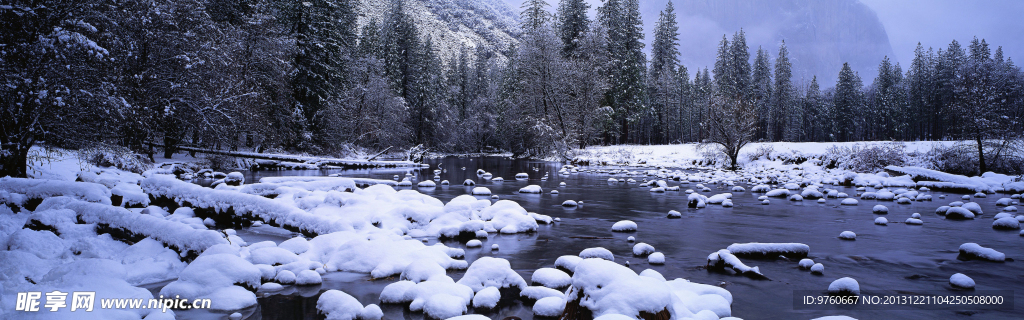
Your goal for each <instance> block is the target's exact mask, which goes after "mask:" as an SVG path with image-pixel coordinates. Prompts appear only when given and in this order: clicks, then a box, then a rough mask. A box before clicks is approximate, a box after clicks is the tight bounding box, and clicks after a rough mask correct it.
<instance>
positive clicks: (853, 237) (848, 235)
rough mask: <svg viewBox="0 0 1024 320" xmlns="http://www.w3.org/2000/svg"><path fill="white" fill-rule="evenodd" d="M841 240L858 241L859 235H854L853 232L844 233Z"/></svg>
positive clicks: (841, 234)
mask: <svg viewBox="0 0 1024 320" xmlns="http://www.w3.org/2000/svg"><path fill="white" fill-rule="evenodd" d="M839 239H843V240H857V234H856V233H853V231H843V232H840V233H839Z"/></svg>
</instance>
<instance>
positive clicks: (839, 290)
mask: <svg viewBox="0 0 1024 320" xmlns="http://www.w3.org/2000/svg"><path fill="white" fill-rule="evenodd" d="M828 293H829V294H833V295H855V296H859V295H860V284H859V283H857V280H854V279H853V278H850V277H843V278H839V279H836V280H835V281H832V283H831V284H829V285H828Z"/></svg>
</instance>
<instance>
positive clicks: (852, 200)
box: [839, 198, 858, 206]
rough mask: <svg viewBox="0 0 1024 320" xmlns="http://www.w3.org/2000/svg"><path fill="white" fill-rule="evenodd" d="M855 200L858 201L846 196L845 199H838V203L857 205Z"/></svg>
mask: <svg viewBox="0 0 1024 320" xmlns="http://www.w3.org/2000/svg"><path fill="white" fill-rule="evenodd" d="M857 202H858V201H857V199H854V198H846V199H843V201H840V202H839V204H841V205H844V206H855V205H857Z"/></svg>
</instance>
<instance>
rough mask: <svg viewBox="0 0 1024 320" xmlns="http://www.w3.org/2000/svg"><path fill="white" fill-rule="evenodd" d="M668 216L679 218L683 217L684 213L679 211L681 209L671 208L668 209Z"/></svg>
mask: <svg viewBox="0 0 1024 320" xmlns="http://www.w3.org/2000/svg"><path fill="white" fill-rule="evenodd" d="M668 217H669V219H677V218H682V217H683V214H682V213H679V211H675V210H669V211H668Z"/></svg>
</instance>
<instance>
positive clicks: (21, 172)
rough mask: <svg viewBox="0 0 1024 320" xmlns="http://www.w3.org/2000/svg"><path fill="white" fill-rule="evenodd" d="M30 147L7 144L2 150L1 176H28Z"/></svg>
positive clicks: (0, 154) (0, 161) (0, 152)
mask: <svg viewBox="0 0 1024 320" xmlns="http://www.w3.org/2000/svg"><path fill="white" fill-rule="evenodd" d="M28 149H29V147H23V146H21V145H5V146H4V148H3V149H2V151H0V177H6V176H11V177H15V178H28Z"/></svg>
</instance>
